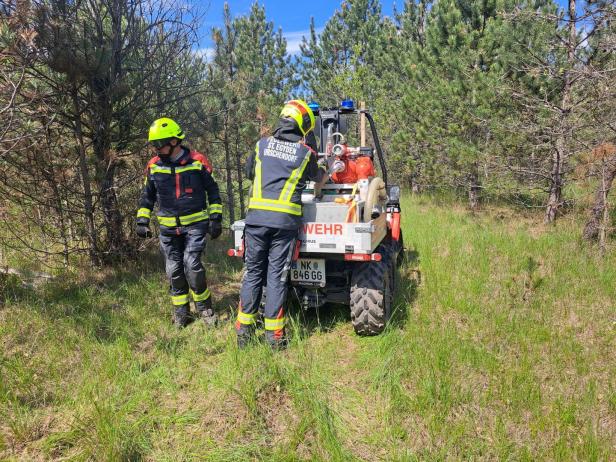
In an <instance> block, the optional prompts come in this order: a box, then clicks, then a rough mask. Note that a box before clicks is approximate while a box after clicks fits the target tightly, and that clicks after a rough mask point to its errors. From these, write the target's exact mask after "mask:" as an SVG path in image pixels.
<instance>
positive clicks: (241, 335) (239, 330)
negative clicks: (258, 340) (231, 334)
mask: <svg viewBox="0 0 616 462" xmlns="http://www.w3.org/2000/svg"><path fill="white" fill-rule="evenodd" d="M235 333H236V334H237V347H238V348H239V349H240V350H243V349H244V348H247V347H249V346H250V345H252V344H253V343H254V341H255V326H254V325H252V324H241V323H237V324H236V325H235Z"/></svg>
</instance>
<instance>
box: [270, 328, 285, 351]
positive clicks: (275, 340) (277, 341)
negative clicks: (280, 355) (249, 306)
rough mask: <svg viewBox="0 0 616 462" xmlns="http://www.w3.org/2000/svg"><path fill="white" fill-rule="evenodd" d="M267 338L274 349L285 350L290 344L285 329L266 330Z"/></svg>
mask: <svg viewBox="0 0 616 462" xmlns="http://www.w3.org/2000/svg"><path fill="white" fill-rule="evenodd" d="M265 339H266V340H267V344H268V345H269V346H270V347H271V349H272V350H274V351H280V350H284V349H286V348H287V347H288V346H289V340H288V339H287V336H286V335H285V331H284V329H280V330H266V331H265Z"/></svg>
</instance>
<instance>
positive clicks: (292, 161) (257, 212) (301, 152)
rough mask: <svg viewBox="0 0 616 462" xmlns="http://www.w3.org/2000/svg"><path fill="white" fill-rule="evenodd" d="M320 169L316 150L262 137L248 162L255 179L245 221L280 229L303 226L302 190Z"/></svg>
mask: <svg viewBox="0 0 616 462" xmlns="http://www.w3.org/2000/svg"><path fill="white" fill-rule="evenodd" d="M320 172H321V170H320V169H319V167H318V164H317V155H316V152H315V151H313V150H312V149H311V148H309V147H308V146H307V145H305V144H302V143H299V142H296V143H294V142H291V141H285V140H282V139H280V138H274V137H268V138H262V139H261V140H259V142H258V143H257V145H256V147H255V152H254V154H252V155H251V156H250V158H249V159H248V162H247V165H246V174H247V175H248V178H249V179H251V180H253V181H252V195H251V197H250V202H249V203H248V213H247V215H246V224H248V225H255V226H269V227H271V228H280V229H297V228H298V227H299V226H300V225H301V217H302V201H301V196H302V191H303V190H304V189H305V188H306V182H307V181H309V180H312V181H318V179H319V177H320V175H321V173H320Z"/></svg>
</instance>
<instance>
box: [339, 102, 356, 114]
mask: <svg viewBox="0 0 616 462" xmlns="http://www.w3.org/2000/svg"><path fill="white" fill-rule="evenodd" d="M340 109H344V110H345V111H352V110H353V109H355V105H354V104H353V100H352V99H345V100H342V102H341V103H340Z"/></svg>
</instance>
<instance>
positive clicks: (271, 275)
mask: <svg viewBox="0 0 616 462" xmlns="http://www.w3.org/2000/svg"><path fill="white" fill-rule="evenodd" d="M298 232H299V230H287V229H279V228H270V227H267V226H250V225H246V227H245V228H244V249H245V250H244V277H243V279H242V288H241V290H240V306H239V310H238V317H237V322H236V329H237V333H238V335H242V334H243V333H244V332H245V331H246V330H247V329H250V328H252V327H253V326H254V323H255V321H256V315H257V313H258V310H259V304H260V303H261V295H262V292H263V287H264V286H266V293H265V308H264V311H263V318H264V319H263V322H264V325H265V334H266V337H267V339H268V341H270V342H272V341H274V342H275V341H277V340H280V339H282V337H283V336H284V326H285V321H286V319H285V309H284V304H285V300H286V297H287V289H288V287H287V274H288V269H289V266H290V264H291V260H292V258H293V251H294V250H295V242H296V240H297V235H298Z"/></svg>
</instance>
